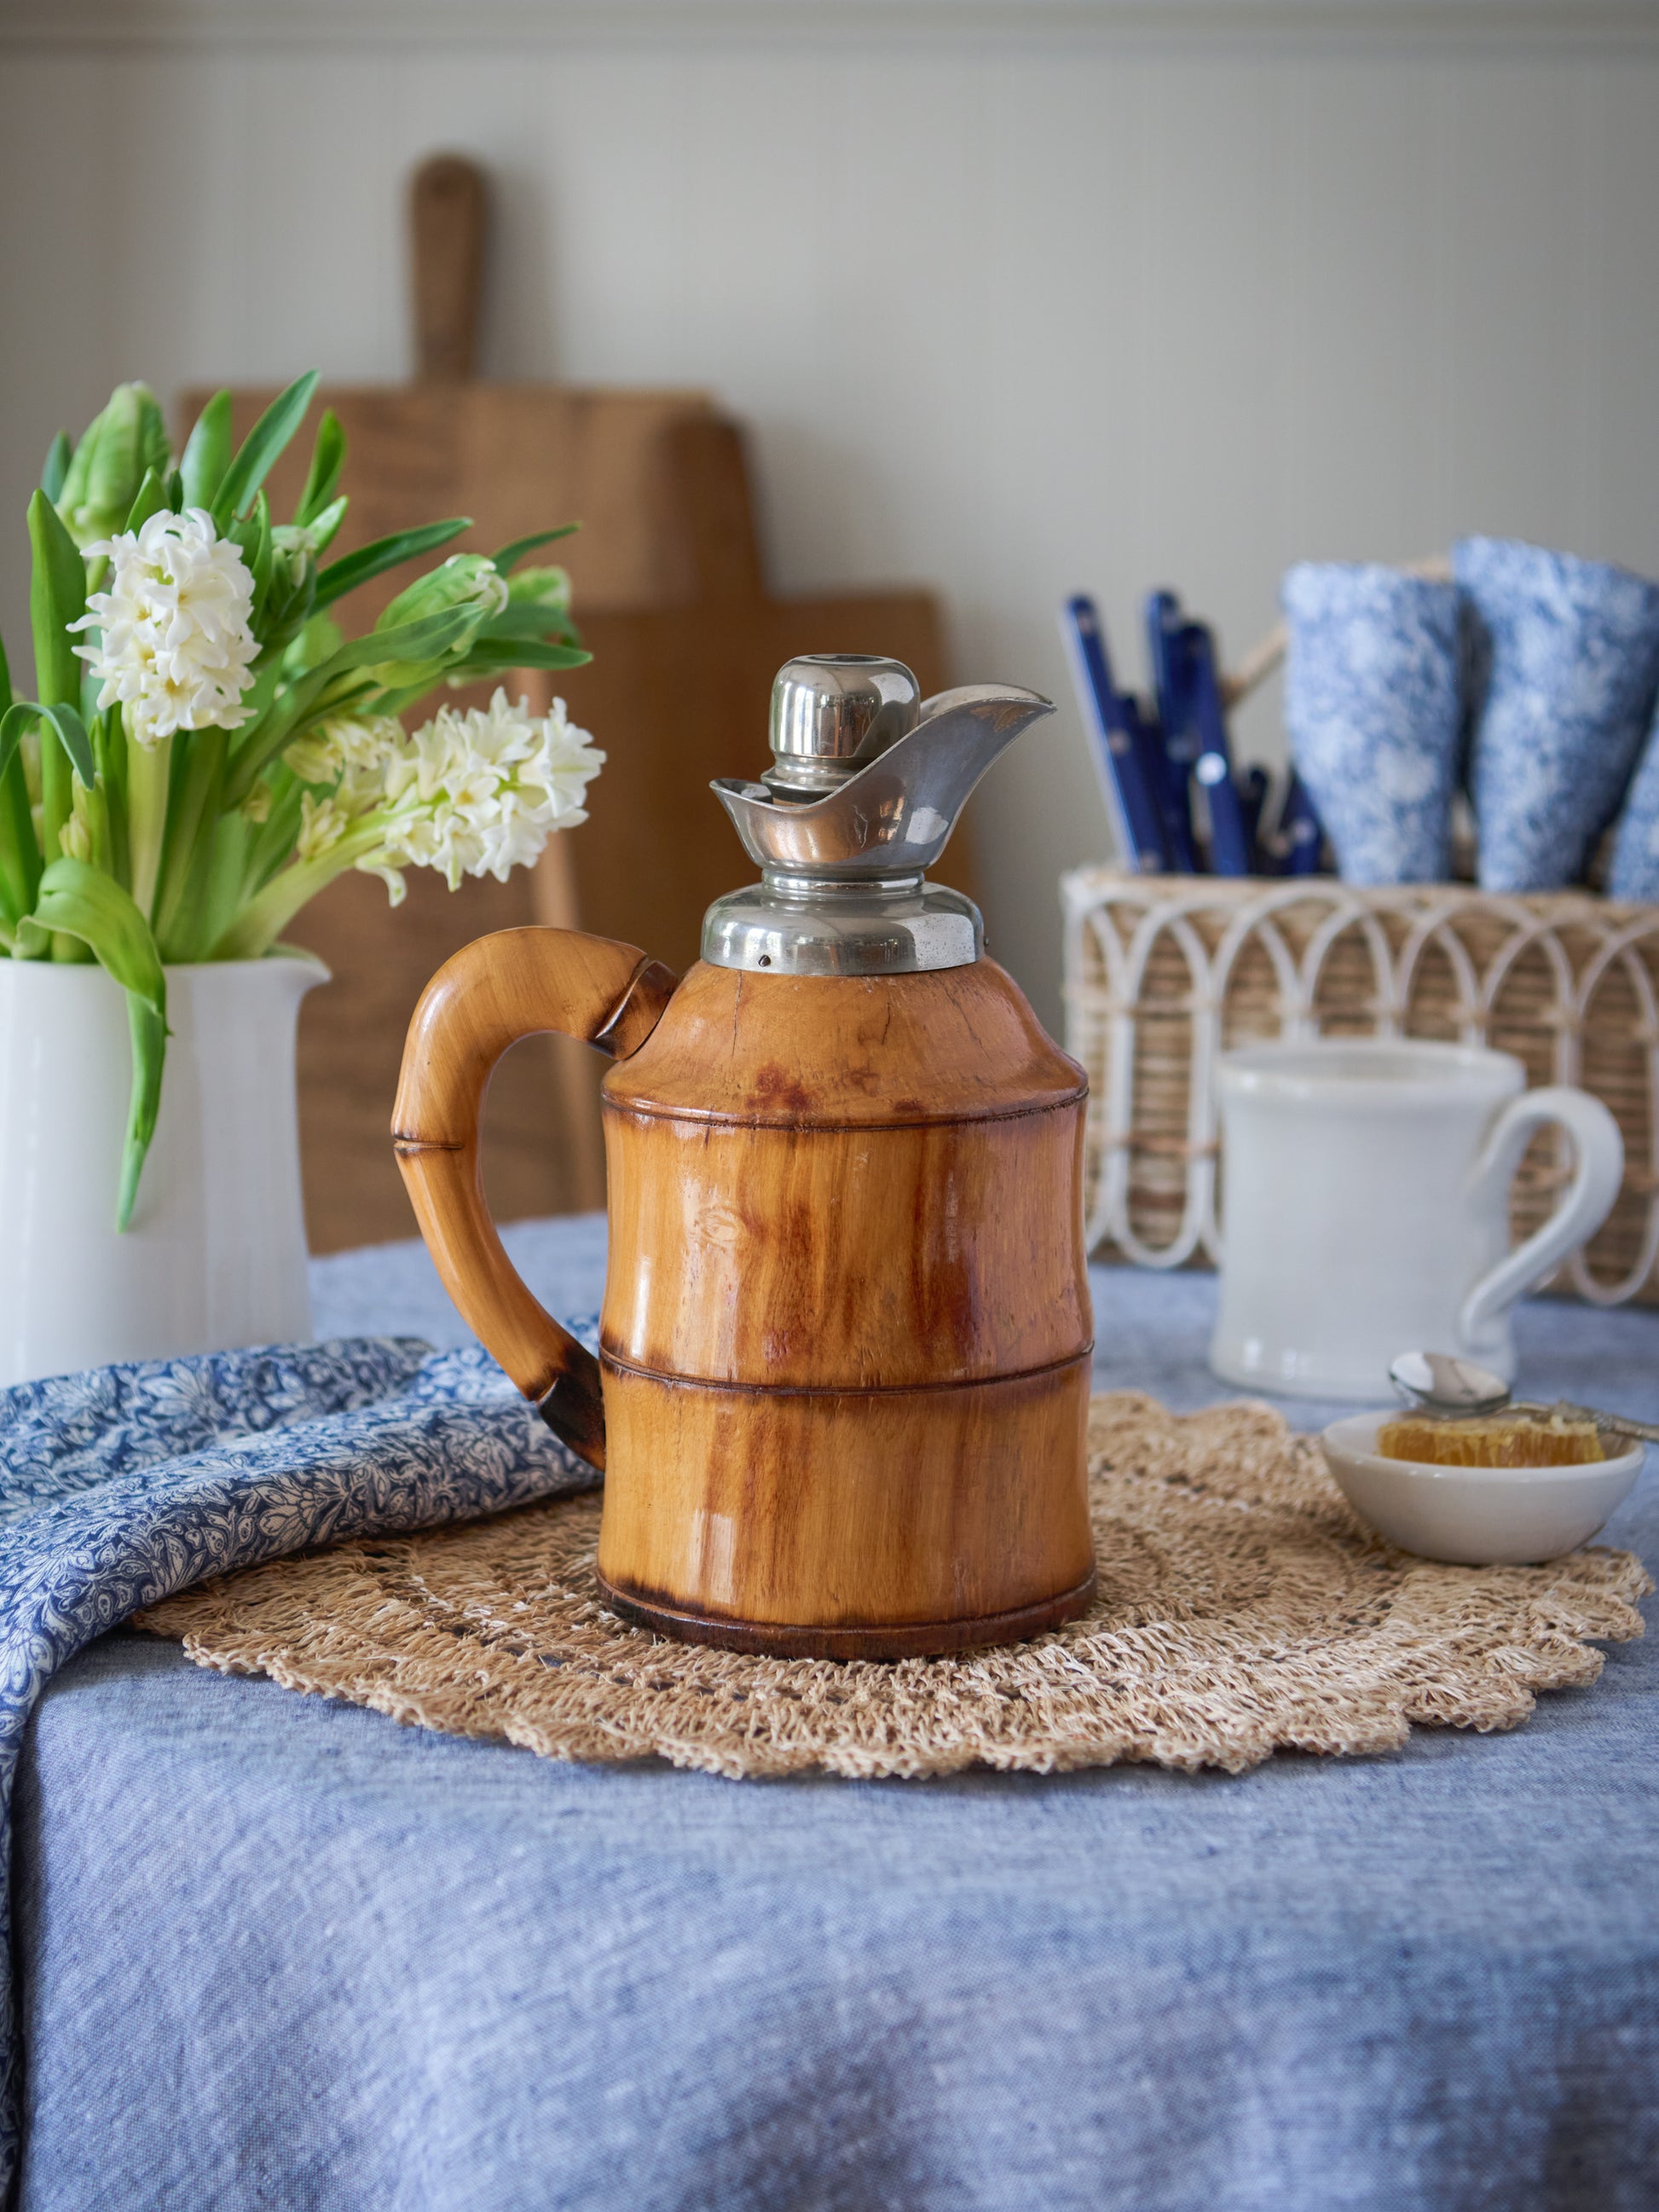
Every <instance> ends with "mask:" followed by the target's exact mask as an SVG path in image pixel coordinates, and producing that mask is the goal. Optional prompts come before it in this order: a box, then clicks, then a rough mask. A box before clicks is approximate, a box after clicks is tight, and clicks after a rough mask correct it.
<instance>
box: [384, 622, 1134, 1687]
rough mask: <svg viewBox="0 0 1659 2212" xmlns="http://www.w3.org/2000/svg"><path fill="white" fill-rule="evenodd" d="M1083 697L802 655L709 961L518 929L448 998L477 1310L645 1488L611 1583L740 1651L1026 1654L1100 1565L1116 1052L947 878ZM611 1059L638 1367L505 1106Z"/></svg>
mask: <svg viewBox="0 0 1659 2212" xmlns="http://www.w3.org/2000/svg"><path fill="white" fill-rule="evenodd" d="M1050 711H1051V709H1050V708H1049V705H1048V702H1047V701H1046V700H1043V699H1041V698H1039V697H1038V696H1036V694H1035V693H1033V692H1029V691H1021V690H1007V689H1002V688H994V687H990V686H975V687H971V688H969V689H966V690H957V691H948V692H944V693H941V694H940V695H939V696H938V697H936V698H933V699H930V700H928V701H927V702H925V703H923V702H919V700H918V696H917V686H916V684H915V678H913V677H912V676H911V674H910V672H909V671H908V669H907V668H905V667H903V666H902V665H901V664H900V663H898V662H896V661H891V660H882V659H873V658H872V657H869V656H866V655H828V654H826V655H823V656H816V655H815V656H811V657H808V658H805V659H799V660H794V661H791V662H790V663H789V664H788V665H787V667H786V668H785V669H784V670H783V671H782V672H781V675H780V676H779V678H778V680H777V684H776V685H775V689H774V692H773V699H772V751H773V755H774V763H773V766H772V767H771V768H770V769H768V771H767V772H766V775H765V776H764V777H763V780H762V781H759V782H749V781H744V780H741V779H730V778H722V779H720V781H718V782H716V783H715V785H714V791H715V793H717V795H718V796H719V798H720V800H721V801H722V803H723V804H724V805H725V806H726V811H727V812H728V813H729V814H730V816H731V817H732V821H733V823H735V824H736V827H737V829H738V835H739V836H741V838H742V839H743V842H744V846H745V847H746V848H747V849H748V852H749V854H750V857H751V858H752V859H753V860H756V861H757V862H758V863H759V865H760V867H761V871H762V880H761V881H760V883H758V884H755V885H752V886H751V887H750V888H749V889H746V890H740V891H737V892H734V893H732V895H731V896H728V897H726V898H723V899H720V900H718V901H716V902H715V904H714V906H713V907H711V908H709V910H708V915H707V917H706V919H705V921H704V925H703V935H702V959H701V960H700V961H699V962H698V963H696V965H695V966H694V967H693V968H692V969H690V972H689V974H687V975H686V976H685V977H684V980H683V981H677V980H676V978H675V977H674V975H672V974H671V972H670V971H669V970H668V969H665V968H664V967H662V966H661V965H660V964H659V963H657V962H655V961H653V960H650V959H648V958H647V956H646V955H645V954H644V953H642V952H641V951H638V950H637V949H636V948H635V946H633V945H623V944H619V943H617V942H616V941H614V940H613V939H607V938H598V937H589V936H586V935H583V934H581V933H578V932H575V931H570V930H556V929H513V930H506V931H502V932H501V933H499V934H497V935H495V936H492V937H485V938H481V939H478V940H477V942H476V943H475V944H472V945H468V946H467V947H466V949H465V951H462V952H459V953H458V954H457V955H456V957H454V958H453V960H450V961H449V962H447V963H446V965H445V966H444V967H443V968H441V969H440V970H439V972H438V974H437V975H435V977H434V978H433V980H432V981H431V983H430V984H429V985H428V987H427V990H426V992H425V994H424V995H423V997H422V1000H421V1002H420V1005H419V1006H418V1007H417V1008H416V1013H415V1018H414V1020H413V1022H412V1023H411V1024H410V1032H409V1039H408V1043H407V1045H406V1047H405V1050H404V1066H403V1078H402V1081H401V1084H400V1085H399V1088H398V1103H397V1109H396V1115H395V1121H394V1134H395V1139H396V1143H397V1149H398V1159H399V1162H400V1164H401V1165H402V1168H403V1172H404V1179H405V1181H406V1182H407V1184H408V1187H409V1191H410V1197H411V1199H412V1200H413V1201H414V1206H415V1210H416V1214H417V1216H418V1217H419V1220H420V1225H421V1230H422V1234H423V1235H424V1237H426V1240H427V1243H428V1245H429V1246H430V1247H431V1249H432V1253H433V1256H434V1258H435V1261H436V1262H437V1265H438V1268H439V1271H440V1273H441V1275H442V1276H443V1279H444V1281H445V1283H446V1284H447V1286H448V1289H449V1291H450V1294H451V1296H452V1297H453V1298H454V1300H455V1303H456V1304H457V1305H458V1306H459V1309H460V1310H461V1312H462V1314H463V1315H464V1316H465V1319H466V1320H467V1321H468V1322H469V1323H470V1324H471V1327H472V1328H474V1329H475V1330H476V1331H477V1334H478V1335H479V1336H480V1337H481V1338H482V1339H483V1342H484V1343H485V1344H486V1345H487V1346H489V1349H490V1351H491V1352H494V1353H495V1356H496V1358H498V1359H499V1360H500V1361H501V1364H502V1366H503V1367H504V1368H505V1369H506V1370H507V1373H508V1374H509V1375H510V1376H512V1378H513V1382H514V1383H516V1384H517V1385H518V1387H519V1388H520V1389H521V1390H522V1391H523V1392H524V1393H525V1395H526V1397H529V1398H531V1399H532V1400H534V1401H535V1402H536V1404H537V1405H538V1407H539V1408H540V1410H541V1412H542V1413H543V1415H544V1418H545V1419H546V1420H547V1421H548V1423H549V1425H550V1427H552V1429H553V1430H554V1431H556V1434H557V1435H559V1436H560V1437H562V1438H563V1439H564V1440H565V1442H566V1443H568V1444H569V1445H570V1446H571V1447H572V1449H574V1450H575V1451H577V1452H579V1453H580V1455H582V1456H583V1457H584V1458H585V1459H587V1460H589V1461H591V1462H592V1464H593V1465H594V1466H595V1467H599V1468H604V1469H605V1510H604V1516H603V1524H602V1529H601V1534H600V1538H599V1566H598V1579H599V1588H600V1591H601V1594H602V1595H603V1596H604V1598H605V1602H606V1603H607V1604H608V1605H610V1606H611V1607H614V1608H615V1609H616V1610H617V1612H619V1613H623V1614H624V1615H625V1616H626V1617H627V1618H629V1620H635V1621H637V1622H640V1623H641V1624H642V1625H643V1626H647V1627H650V1628H653V1629H655V1630H658V1631H659V1632H662V1633H664V1634H666V1635H671V1636H678V1637H682V1638H690V1639H691V1640H693V1641H697V1642H702V1643H709V1644H723V1645H726V1646H727V1647H730V1648H732V1649H735V1650H750V1651H765V1652H772V1653H776V1654H780V1655H783V1656H817V1657H827V1658H840V1659H847V1658H877V1659H890V1658H898V1657H903V1656H911V1655H914V1654H919V1653H926V1652H937V1651H947V1650H960V1649H962V1648H963V1647H964V1646H968V1645H972V1644H993V1643H1005V1642H1012V1641H1013V1640H1016V1639H1018V1638H1022V1637H1026V1636H1030V1635H1033V1634H1035V1633H1036V1632H1038V1631H1039V1630H1042V1629H1045V1628H1049V1627H1052V1626H1054V1625H1055V1624H1057V1623H1058V1622H1060V1621H1063V1620H1069V1619H1071V1618H1072V1617H1073V1616H1074V1615H1075V1614H1077V1613H1079V1612H1081V1611H1082V1610H1083V1608H1084V1607H1085V1605H1086V1604H1087V1603H1088V1601H1089V1598H1090V1595H1091V1591H1092V1589H1093V1583H1094V1557H1093V1550H1092V1546H1091V1539H1090V1533H1089V1522H1088V1516H1087V1510H1086V1502H1085V1465H1084V1425H1085V1416H1086V1412H1087V1406H1088V1390H1089V1373H1090V1355H1091V1327H1092V1323H1091V1312H1090V1305H1089V1291H1088V1284H1087V1279H1086V1276H1085V1267H1084V1251H1083V1243H1082V1229H1081V1223H1082V1211H1081V1199H1082V1188H1081V1174H1082V1148H1083V1111H1084V1099H1085V1091H1086V1088H1087V1086H1086V1083H1085V1078H1084V1074H1083V1071H1082V1070H1081V1069H1080V1068H1079V1066H1077V1065H1076V1063H1075V1062H1074V1061H1073V1060H1068V1059H1066V1056H1065V1055H1064V1054H1062V1053H1060V1051H1058V1050H1057V1049H1056V1048H1055V1047H1054V1044H1053V1043H1052V1042H1050V1040H1049V1039H1048V1036H1047V1035H1046V1034H1045V1033H1044V1031H1043V1030H1042V1027H1041V1026H1040V1024H1038V1022H1037V1020H1036V1016H1035V1015H1034V1014H1033V1013H1032V1012H1031V1010H1030V1006H1028V1005H1027V1004H1026V1001H1025V1000H1024V997H1023V995H1022V994H1021V993H1020V992H1019V990H1018V987H1016V985H1015V984H1014V983H1013V982H1012V981H1011V980H1010V978H1009V977H1008V976H1007V975H1005V974H1004V973H1003V971H1002V969H1000V968H999V967H998V966H997V965H996V964H995V963H994V961H991V960H989V959H987V958H986V957H985V954H984V949H983V933H982V931H981V924H980V918H979V915H978V913H977V911H976V909H975V908H974V907H973V905H972V904H971V903H970V902H969V900H967V899H966V898H964V897H963V896H961V894H960V893H958V892H956V891H953V890H946V889H945V888H944V887H942V886H940V885H937V884H928V883H927V882H926V881H925V880H924V878H923V870H924V869H925V868H927V866H930V865H931V864H932V863H933V860H936V859H937V857H938V855H939V852H940V851H941V849H942V848H943V847H944V845H945V840H946V839H947V838H948V837H949V836H950V834H951V829H952V828H953V827H954V826H955V823H956V820H957V816H958V814H959V813H960V811H961V810H962V807H963V805H964V803H965V802H966V800H967V799H968V796H969V793H970V792H971V791H972V790H973V788H974V786H975V784H976V783H977V782H978V781H979V780H980V778H981V775H984V773H985V771H986V770H987V769H988V768H989V767H990V765H991V763H992V762H993V761H994V760H995V759H996V757H998V755H999V754H1000V753H1001V752H1002V750H1004V748H1005V747H1006V745H1008V744H1011V743H1012V740H1013V739H1014V738H1016V737H1018V735H1019V733H1020V732H1021V731H1023V730H1024V729H1025V728H1027V727H1028V726H1029V725H1030V723H1032V722H1033V721H1035V720H1036V719H1037V718H1038V717H1039V716H1041V715H1042V714H1048V713H1049V712H1050ZM544 1030H562V1031H564V1032H566V1033H567V1034H568V1035H571V1036H579V1037H583V1038H586V1040H587V1041H588V1042H590V1043H592V1044H593V1045H595V1046H597V1047H598V1048H599V1050H600V1051H602V1052H604V1053H606V1054H609V1055H611V1058H612V1059H613V1060H615V1062H616V1065H615V1066H613V1067H612V1068H611V1071H610V1073H608V1074H607V1076H606V1078H605V1162H606V1170H607V1178H608V1184H609V1192H610V1216H611V1219H610V1264H609V1270H608V1273H607V1277H606V1285H605V1306H604V1312H603V1316H602V1321H601V1329H600V1341H601V1349H600V1356H599V1359H598V1360H597V1361H595V1360H594V1359H593V1358H592V1356H591V1355H590V1354H589V1353H588V1352H586V1350H585V1349H584V1348H583V1347H582V1346H580V1344H578V1343H577V1342H576V1340H574V1338H573V1337H572V1336H571V1335H570V1334H568V1332H567V1331H566V1330H564V1329H563V1328H561V1327H560V1326H559V1324H558V1323H557V1322H555V1321H554V1320H552V1319H551V1318H550V1316H548V1315H547V1314H546V1313H544V1311H543V1310H542V1308H541V1307H540V1306H539V1305H538V1304H537V1302H536V1300H535V1299H534V1298H533V1297H532V1295H531V1293H530V1291H528V1290H527V1289H526V1286H525V1285H524V1284H523V1283H522V1282H521V1281H520V1279H519V1277H518V1276H517V1275H516V1274H515V1273H514V1272H513V1267H512V1266H511V1264H510V1262H509V1261H508V1260H507V1255H506V1254H505V1252H504V1251H503V1250H502V1249H501V1240H500V1238H499V1237H497V1235H496V1233H495V1226H494V1224H493V1223H492V1222H491V1220H490V1218H489V1213H488V1212H487V1210H486V1208H485V1206H484V1202H483V1191H482V1188H481V1184H480V1180H479V1174H478V1154H477V1133H478V1113H479V1107H480V1104H481V1103H482V1100H483V1091H484V1087H485V1085H487V1083H488V1082H489V1075H490V1071H491V1069H492V1068H493V1067H494V1066H495V1063H496V1061H497V1060H499V1059H500V1058H501V1054H503V1053H504V1052H505V1051H506V1049H507V1047H508V1046H509V1045H510V1044H512V1043H513V1042H515V1041H516V1040H517V1039H518V1038H520V1037H522V1036H529V1035H531V1034H532V1033H533V1032H539V1031H544Z"/></svg>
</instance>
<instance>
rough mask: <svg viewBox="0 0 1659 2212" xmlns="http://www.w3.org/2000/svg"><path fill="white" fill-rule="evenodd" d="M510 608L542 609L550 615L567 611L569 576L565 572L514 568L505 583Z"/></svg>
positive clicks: (560, 570) (553, 569)
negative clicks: (512, 606)
mask: <svg viewBox="0 0 1659 2212" xmlns="http://www.w3.org/2000/svg"><path fill="white" fill-rule="evenodd" d="M507 598H508V599H509V600H510V601H511V603H512V604H513V605H514V606H530V607H545V608H546V609H547V611H548V612H549V613H550V614H555V615H568V613H569V611H570V573H569V571H568V569H566V568H515V569H514V570H513V574H511V575H510V576H509V577H508V578H507Z"/></svg>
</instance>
